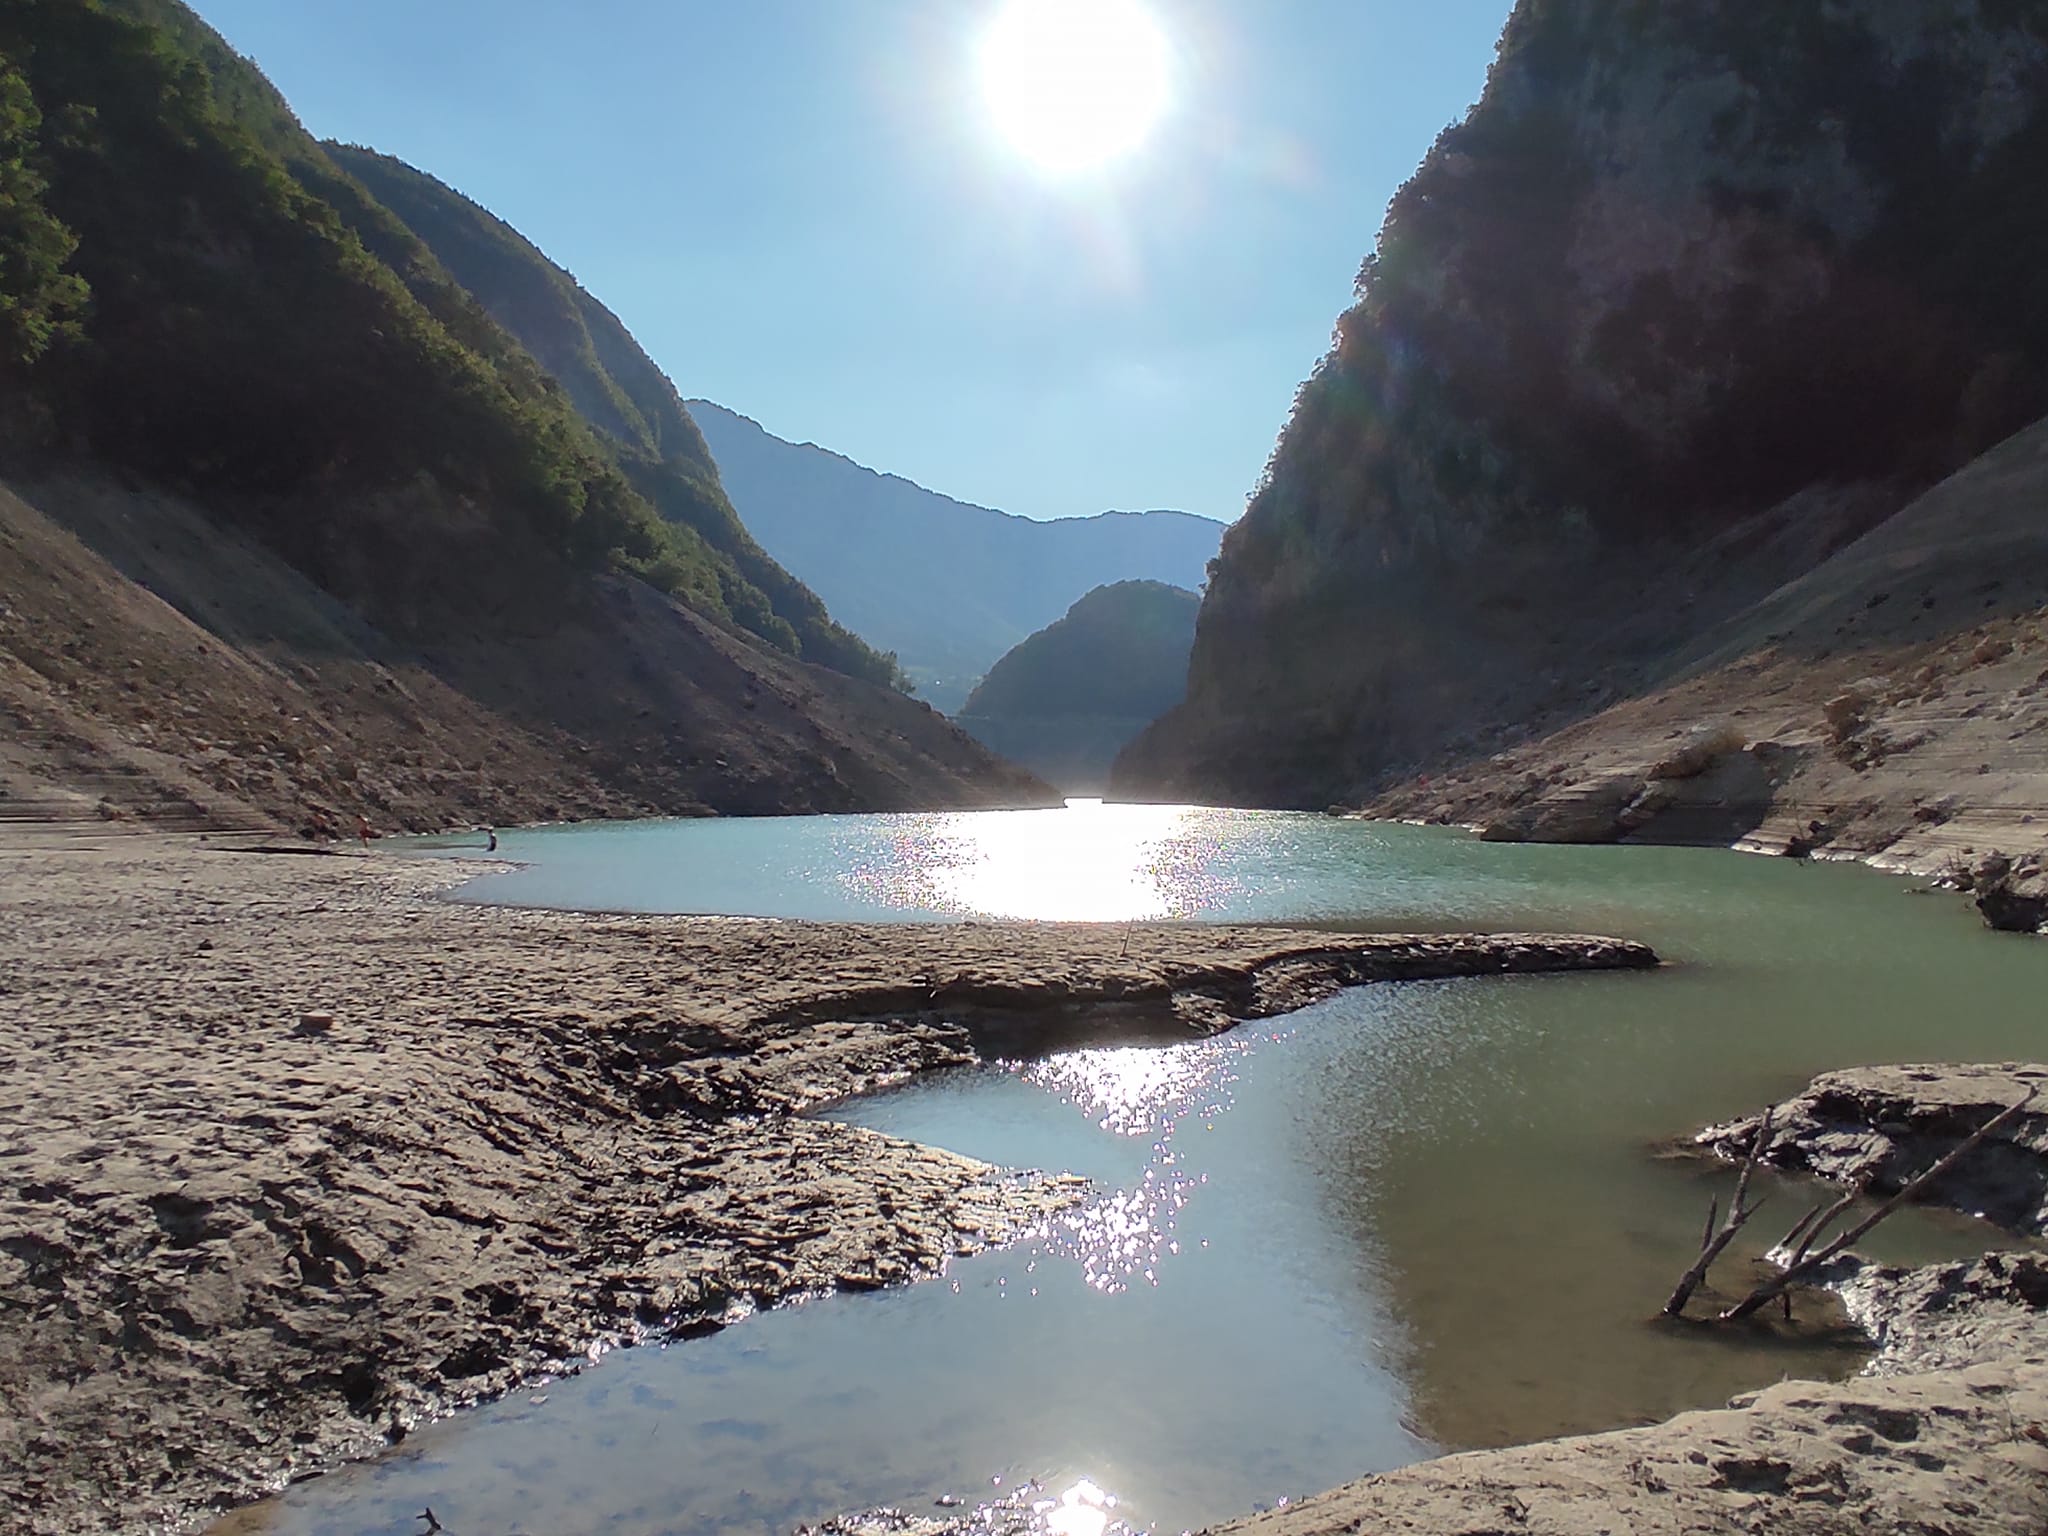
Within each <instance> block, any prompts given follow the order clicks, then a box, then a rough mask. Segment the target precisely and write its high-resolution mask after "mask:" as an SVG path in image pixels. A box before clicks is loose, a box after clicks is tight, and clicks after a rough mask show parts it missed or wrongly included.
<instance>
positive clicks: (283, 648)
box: [0, 481, 1051, 834]
mask: <svg viewBox="0 0 2048 1536" xmlns="http://www.w3.org/2000/svg"><path fill="white" fill-rule="evenodd" d="M532 629H533V632H532V633H529V634H526V635H521V634H519V633H517V632H516V631H513V632H507V633H502V634H500V635H499V636H497V637H495V638H492V639H489V640H475V641H471V642H468V643H461V642H455V641H449V642H444V643H442V644H441V645H439V646H438V647H437V648H435V649H433V650H431V651H425V652H423V651H421V650H419V649H415V648H413V647H409V646H404V645H400V644H396V643H394V642H393V641H392V640H391V639H389V638H388V637H387V636H386V635H384V634H383V633H381V632H380V631H379V630H377V629H376V628H374V627H372V626H371V625H370V624H369V623H368V622H366V621H365V620H364V619H362V618H361V617H360V616H359V615H357V614H355V613H354V612H352V611H350V610H349V609H348V608H346V607H344V606H343V605H342V604H341V603H339V602H337V601H336V600H335V599H334V598H333V597H331V596H329V595H328V594H327V593H325V592H323V591H321V590H320V589H319V588H317V587H315V586H314V585H313V584H312V583H311V582H310V581H308V580H306V578H305V577H303V576H302V575H300V574H299V573H298V572H296V571H294V570H293V569H291V568H290V567H288V566H286V565H285V564H284V563H283V562H282V561H280V560H278V559H277V558H276V557H275V556H274V555H272V554H271V553H269V552H268V551H267V550H264V549H262V548H260V547H259V546H257V545H256V544H255V543H253V542H252V541H250V540H248V539H246V538H244V537H241V536H239V535H237V534H235V533H233V532H231V531H228V530H225V529H223V528H221V527H219V526H218V525H217V524H216V523H214V522H213V521H212V520H211V519H209V518H207V517H206V516H204V515H203V514H202V513H200V512H199V511H198V510H197V509H195V508H193V507H191V506H190V505H187V504H185V503H182V502H180V501H178V500H177V499H175V498H173V497H169V496H163V495H155V494H147V493H142V492H134V491H129V490H125V489H121V488H118V487H116V486H113V485H110V484H107V483H105V482H94V481H64V482H55V483H45V484H41V485H38V486H34V487H18V488H16V489H15V490H12V491H10V490H8V489H7V488H6V487H4V486H0V722H4V729H0V818H6V819H16V820H40V819H50V818H59V819H68V818H74V817H80V816H83V817H88V818H90V817H94V816H104V817H107V818H111V819H128V818H141V819H146V820H149V821H153V822H158V823H165V824H170V825H182V826H260V825H271V824H281V825H283V826H286V827H289V828H292V829H297V830H304V831H308V832H313V833H323V832H324V833H329V834H332V833H336V832H346V831H352V830H353V828H354V826H355V818H356V817H357V816H358V815H361V816H364V817H366V818H367V819H368V820H369V821H370V822H371V824H372V825H373V826H374V827H375V828H377V829H379V830H389V829H394V828H405V829H416V830H424V829H428V828H433V827H440V826H447V825H450V824H458V823H478V822H504V823H511V822H529V821H541V820H553V819H558V818H564V817H572V816H574V817H597V816H633V815H648V814H656V813H667V814H688V813H692V812H696V813H704V812H709V811H721V812H742V813H746V812H766V811H843V810H892V809H904V808H910V807H927V806H946V805H985V804H992V803H993V804H1002V803H1010V804H1015V803H1043V802H1045V801H1046V800H1048V799H1049V798H1050V796H1051V792H1050V791H1049V790H1048V789H1047V788H1046V787H1045V786H1043V785H1041V784H1039V783H1038V782H1037V781H1036V780H1034V779H1032V778H1031V777H1030V776H1029V775H1027V774H1025V773H1023V772H1022V771H1021V770H1015V769H1011V768H1009V767H1008V766H1007V765H1004V764H1001V763H999V762H998V761H997V760H996V759H994V758H993V757H992V756H991V755H990V754H989V753H988V752H987V751H986V750H985V749H983V748H982V747H981V746H979V745H978V744H977V743H975V742H973V741H971V740H970V739H969V738H967V737H966V736H964V735H963V734H962V733H960V732H959V731H957V730H955V729H954V728H953V727H952V726H950V725H949V724H948V723H947V722H946V721H945V720H943V719H942V718H941V717H940V716H938V715H937V714H936V713H935V712H933V711H932V710H930V709H929V708H927V707H926V706H924V705H922V704H919V703H917V702H916V701H914V700H911V699H906V698H904V697H903V696H901V695H900V694H897V693H895V692H894V691H893V690H890V689H886V688H880V687H876V686H873V685H870V684H867V683H863V682H860V681H858V680H856V679H853V678H849V677H845V676H843V675H841V674H838V673H835V672H829V671H826V670H824V669H822V668H818V667H811V666H806V665H804V664H802V663H800V662H796V661H793V660H791V659H789V658H788V657H784V656H781V655H779V654H775V653H771V652H768V651H767V650H765V649H763V648H761V647H759V646H756V645H753V644H751V643H749V642H747V641H746V640H744V639H742V638H741V637H739V636H737V635H735V634H733V633H732V632H730V631H728V630H725V629H723V628H721V627H719V626H717V625H715V624H713V623H711V622H710V621H708V620H706V619H704V618H702V617H700V616H699V615H697V614H694V613H691V612H689V611H688V610H686V609H684V608H683V607H681V606H680V605H679V604H677V603H674V602H672V601H670V600H668V599H666V598H663V597H662V596H660V595H659V594H657V593H655V592H654V591H653V590H652V589H651V588H647V587H644V586H642V585H640V584H638V583H636V582H633V581H630V580H627V579H625V578H606V579H602V580H600V581H598V582H596V583H595V584H594V585H593V586H592V587H591V589H590V591H589V594H588V597H587V600H586V601H585V602H584V604H583V606H582V608H581V609H580V611H577V612H573V613H571V614H569V615H568V616H566V617H565V618H563V619H561V620H559V621H556V620H550V621H548V622H545V623H541V624H536V625H535V626H533V627H532Z"/></svg>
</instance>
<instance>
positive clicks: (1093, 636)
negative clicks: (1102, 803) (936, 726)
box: [958, 581, 1202, 794]
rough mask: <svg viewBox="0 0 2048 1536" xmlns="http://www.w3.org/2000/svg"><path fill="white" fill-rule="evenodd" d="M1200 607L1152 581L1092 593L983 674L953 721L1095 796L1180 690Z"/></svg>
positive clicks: (1064, 785)
mask: <svg viewBox="0 0 2048 1536" xmlns="http://www.w3.org/2000/svg"><path fill="white" fill-rule="evenodd" d="M1201 602H1202V600H1201V599H1200V598H1199V597H1197V596H1196V595H1195V594H1194V593H1192V592H1189V591H1187V590H1186V589H1185V588H1182V587H1170V586H1168V585H1167V584H1166V583H1164V582H1160V581H1120V582H1117V583H1115V584H1113V585H1111V586H1106V587H1097V588H1096V589H1095V590H1094V591H1093V592H1090V593H1088V594H1087V596H1085V597H1083V598H1082V599H1081V600H1080V601H1079V602H1077V603H1075V604H1074V606H1073V607H1071V608H1069V609H1068V610H1067V613H1066V616H1065V617H1064V618H1062V619H1060V620H1058V621H1057V622H1055V623H1053V624H1050V625H1048V626H1046V627H1045V628H1044V629H1041V630H1040V631H1039V632H1038V633H1037V634H1035V635H1033V636H1031V637H1030V638H1029V639H1027V640H1025V641H1024V642H1023V643H1022V644H1020V645H1018V646H1017V647H1016V648H1015V649H1014V650H1012V651H1010V652H1009V653H1008V654H1007V655H1005V656H1004V657H1003V658H1002V660H1000V661H998V662H997V663H996V664H995V665H994V666H993V667H991V668H989V672H988V676H987V677H985V678H983V679H982V681H981V684H980V686H979V687H977V688H976V689H975V690H974V692H973V693H972V694H971V695H969V697H968V700H967V704H966V706H965V708H963V709H962V710H961V711H960V714H959V717H958V718H959V721H960V724H961V725H962V726H964V727H965V728H966V729H967V730H968V731H969V732H971V733H972V734H973V735H974V736H975V737H976V738H977V739H978V740H980V741H982V742H984V743H985V744H986V745H988V746H989V747H990V748H991V749H993V750H994V751H996V752H999V753H1001V754H1002V755H1003V756H1004V757H1007V758H1010V759H1011V760H1012V761H1014V762H1018V763H1022V764H1024V765H1025V766H1026V767H1028V768H1030V769H1031V770H1032V771H1033V772H1034V773H1037V774H1039V775H1041V776H1042V777H1044V778H1046V779H1049V780H1051V781H1052V782H1053V783H1054V784H1056V785H1058V786H1059V787H1060V788H1061V789H1062V790H1065V791H1066V792H1067V793H1069V794H1101V793H1102V791H1103V790H1104V788H1105V787H1106V786H1107V785H1108V783H1109V769H1110V764H1111V763H1112V762H1114V761H1115V759H1116V755H1117V753H1118V752H1120V751H1121V750H1122V749H1123V747H1124V745H1125V743H1127V742H1128V741H1130V739H1131V738H1132V737H1133V736H1135V735H1137V734H1138V732H1139V731H1141V730H1143V729H1144V728H1145V727H1146V726H1147V725H1149V724H1151V723H1152V722H1153V721H1154V720H1156V719H1158V718H1159V717H1160V716H1161V715H1163V714H1165V713H1166V712H1167V711H1168V710H1169V709H1171V708H1173V706H1174V705H1176V704H1178V703H1179V702H1180V701H1181V698H1182V696H1183V695H1184V694H1185V693H1186V692H1187V676H1188V651H1189V649H1190V648H1191V647H1192V646H1193V645H1194V643H1195V614H1196V611H1197V610H1198V609H1199V608H1200V607H1201Z"/></svg>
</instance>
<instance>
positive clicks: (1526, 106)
mask: <svg viewBox="0 0 2048 1536" xmlns="http://www.w3.org/2000/svg"><path fill="white" fill-rule="evenodd" d="M2044 98H2048V12H2044V11H2043V9H2042V8H2041V7H2039V6H2033V5H2025V6H2015V5H2010V4H2003V3H1992V0H1984V3H1978V0H1931V3H1927V4H1920V5H1912V6H1905V5H1898V4H1893V3H1890V0H1852V3H1844V4H1839V5H1832V6H1827V7H1810V6H1787V7H1775V8H1772V7H1764V8H1757V7H1747V8H1745V7H1733V6H1711V7H1668V6H1644V5H1639V4H1632V3H1626V0H1522V3H1521V4H1519V5H1518V6H1517V7H1516V10H1515V12H1514V14H1513V16H1512V17H1511V18H1510V20H1509V23H1508V26H1507V29H1506V32H1505V34H1504V36H1503V38H1502V40H1501V46H1500V52H1499V56H1498V58H1497V60H1496V62H1495V64H1494V67H1493V70H1492V72H1491V75H1490V77H1489V80H1488V84H1487V88H1486V91H1485V94H1484V97H1483V99H1482V100H1481V101H1480V103H1479V104H1478V106H1476V107H1475V108H1474V109H1473V111H1472V113H1471V114H1470V115H1469V116H1468V117H1467V118H1466V120H1465V121H1463V122H1462V123H1460V124H1458V125H1456V126H1455V127H1453V128H1451V129H1449V130H1447V131H1446V132H1445V134H1444V135H1443V136H1442V138H1441V139H1440V140H1439V141H1438V143H1437V145H1436V147H1435V148H1434V149H1433V150H1432V151H1431V153H1430V155H1429V157H1428V159H1427V160H1426V161H1425V162H1424V164H1423V166H1422V168H1421V169H1420V171H1419V172H1418V173H1417V175H1416V176H1415V178H1414V179H1413V180H1412V181H1411V182H1410V183H1409V184H1408V185H1407V186H1406V187H1405V188H1403V189H1402V191H1401V193H1400V194H1399V195H1398V196H1397V197H1396V198H1395V199H1394V202H1393V204H1392V206H1391V208H1390V210H1389V212H1388V216H1387V221H1386V224H1385V227H1384V228H1383V230H1382V232H1381V236H1380V241H1379V245H1378V248H1377V250H1376V252H1375V254H1374V255H1373V257H1372V258H1371V259H1370V260H1368V261H1367V262H1366V264H1365V268H1364V270H1363V272H1362V274H1361V277H1360V283H1359V298H1358V303H1357V305H1356V307H1355V308H1353V309H1352V310H1351V311H1350V312H1348V313H1347V314H1346V315H1344V316H1343V317H1342V319H1341V320H1340V322H1339V325H1338V333H1337V344H1336V346H1335V349H1334V350H1333V351H1332V352H1331V354H1330V355H1329V356H1328V357H1327V358H1325V359H1324V360H1323V362H1322V364H1321V365H1320V366H1319V367H1318V369H1317V370H1316V373H1315V375H1314V377H1313V378H1311V379H1310V380H1309V382H1308V383H1307V384H1305V385H1304V386H1303V388H1302V390H1301V393H1300V395H1299V397H1298V398H1297V400H1296V403H1295V408H1294V412H1293V415H1292V417H1291V419H1290V421H1289V423H1288V426H1287V429H1286V432H1285V434H1284V436H1283V439H1282V442H1281V444H1280V447H1279V449H1278V450H1277V452H1276V454H1275V456H1274V459H1273V462H1272V464H1271V466H1270V467H1269V471H1268V474H1267V476H1266V479H1265V483H1264V484H1263V485H1262V486H1261V487H1260V488H1259V490H1258V492H1257V495H1256V496H1255V498H1254V501H1253V504H1252V506H1251V508H1250V510H1249V512H1248V514H1247V516H1246V517H1245V518H1244V520H1243V521H1242V522H1240V523H1239V524H1238V525H1237V526H1236V527H1235V528H1234V529H1233V530H1232V532H1231V533H1230V535H1229V536H1228V537H1227V539H1226V540H1225V545H1224V549H1223V553H1222V558H1221V561H1220V563H1219V566H1218V568H1217V572H1216V575H1215V577H1214V579H1213V580H1212V582H1211V584H1210V587H1209V591H1208V596H1207V600H1206V602H1205V605H1204V608H1203V612H1202V617H1201V621H1200V625H1199V630H1198V635H1197V639H1196V644H1195V651H1194V656H1193V659H1192V663H1191V671H1190V685H1189V696H1188V700H1187V703H1186V704H1185V705H1184V706H1183V707H1182V708H1181V709H1180V710H1179V711H1177V712H1176V713H1175V714H1174V715H1173V716H1171V717H1169V718H1168V719H1167V720H1166V721H1163V722H1161V724H1160V725H1159V726H1158V727H1156V728H1155V729H1154V730H1152V731H1150V732H1148V733H1147V734H1146V735H1145V736H1144V737H1143V738H1141V740H1140V741H1139V742H1137V743H1135V744H1134V745H1133V747H1132V748H1131V749H1130V750H1129V751H1128V752H1127V753H1126V755H1125V758H1124V760H1123V763H1122V765H1121V767H1120V770H1119V774H1120V779H1121V781H1122V782H1123V783H1124V784H1125V785H1126V786H1128V787H1130V788H1132V789H1142V790H1145V791H1149V792H1151V793H1155V794H1161V795H1186V794H1194V795H1198V796H1203V797H1207V798H1214V799H1222V800H1235V801H1248V802H1261V803H1279V804H1296V805H1316V806H1320V805H1322V804H1324V803H1326V802H1328V801H1330V800H1335V799H1350V798H1355V797H1361V796H1366V795H1370V794H1371V793H1372V792H1373V791H1374V790H1375V789H1376V788H1377V787H1380V786H1384V785H1386V784H1388V783H1389V782H1392V781H1395V780H1398V779H1400V778H1401V777H1403V776H1405V775H1408V774H1412V773H1414V772H1416V771H1418V770H1422V769H1427V768H1440V767H1441V766H1442V765H1444V764H1446V763H1449V762H1454V761H1456V760H1459V759H1460V758H1464V757H1467V756H1470V755H1471V754H1473V753H1475V752H1483V751H1484V750H1486V748H1487V747H1488V746H1489V745H1494V744H1497V743H1498V742H1499V741H1500V740H1501V739H1503V738H1502V737H1501V736H1499V735H1495V734H1494V733H1495V732H1496V730H1497V728H1500V727H1505V728H1506V736H1507V737H1508V738H1518V737H1520V736H1522V735H1525V734H1526V733H1527V731H1528V730H1529V729H1531V728H1532V727H1535V726H1536V725H1537V723H1538V722H1540V721H1544V720H1551V719H1556V718H1570V717H1572V716H1574V715H1579V716H1583V715H1585V714H1587V713H1590V712H1592V711H1595V710H1597V709H1599V708H1601V707H1603V706H1604V705H1606V704H1608V703H1611V702H1612V701H1613V700H1614V699H1615V698H1617V697H1622V696H1626V695H1628V694H1631V693H1634V692H1636V691H1639V690H1641V689H1642V688H1644V687H1646V686H1651V685H1653V684H1654V683H1655V682H1656V681H1658V680H1659V679H1660V678H1664V677H1668V676H1671V675H1672V674H1673V673H1674V672H1675V671H1676V670H1679V669H1681V668H1682V667H1683V665H1684V664H1685V657H1686V648H1687V646H1688V645H1689V644H1690V643H1691V642H1693V641H1694V640H1695V639H1696V638H1697V637H1699V636H1701V635H1703V634H1705V633H1707V632H1709V631H1711V630H1712V629H1713V628H1714V626H1715V625H1717V624H1718V623H1721V622H1724V621H1726V620H1728V619H1730V618H1731V617H1732V616H1733V615H1735V614H1738V613H1740V612H1741V611H1742V610H1743V609H1744V608H1746V607H1747V606H1748V605H1749V604H1751V603H1753V602H1755V601H1757V600H1759V599H1761V598H1762V597H1763V596H1765V595H1766V594H1768V593H1769V592H1770V591H1772V590H1773V589H1774V588H1776V587H1778V586H1779V585H1781V584H1782V583H1784V582H1785V581H1786V580H1788V579H1790V578H1792V577H1794V576H1797V575H1798V574H1800V573H1801V572H1803V571H1805V570H1808V569H1810V568H1811V567H1812V566H1814V565H1815V564H1817V563H1818V562H1819V561H1820V560H1822V559H1825V558H1826V557H1827V556H1828V555H1829V554H1830V553H1831V552H1832V551H1833V550H1835V549H1837V548H1839V547H1841V545H1842V544H1844V543H1846V542H1847V541H1849V540H1851V539H1853V538H1855V537H1856V536H1857V535H1859V534H1860V533H1862V532H1863V531H1864V530H1866V529H1868V528H1869V527H1871V526H1873V525H1874V524H1875V523H1877V522H1879V521H1881V520H1882V519H1883V518H1884V517H1886V516H1888V515H1889V514H1891V513H1892V512H1894V511H1896V510H1897V509H1898V508H1900V507H1901V506H1902V505H1904V504H1905V503H1906V502H1907V501H1909V500H1910V499H1911V498H1912V496H1913V495H1914V494H1915V493H1916V492H1917V491H1918V490H1920V489H1922V488H1924V487H1926V486H1927V485H1929V484H1931V483H1932V482H1933V481H1935V480H1936V479H1938V478H1940V476H1941V475H1943V474H1944V473H1946V472H1948V471H1949V470H1952V469H1954V468H1955V467H1957V466H1959V465H1961V464H1963V463H1964V462H1966V461H1968V460H1969V459H1970V458H1971V457H1972V456H1973V455H1975V454H1976V453H1978V452H1980V451H1982V450H1983V449H1984V448H1986V447H1987V446H1989V445H1990V444H1992V443H1994V442H1996V441H1998V440H1999V439H2000V438H2002V437H2004V436H2006V435H2007V434H2009V433H2010V432H2012V431H2014V430H2016V429H2017V428H2018V427H2020V426H2021V425H2023V424H2024V423H2026V422H2027V421H2030V420H2032V419H2034V418H2035V417H2037V416H2039V415H2040V414H2041V412H2042V411H2043V410H2044V409H2048V383H2044V380H2048V370H2044V365H2048V299H2044V295H2043V290H2042V288H2041V286H2040V284H2039V283H2038V281H2036V279H2035V277H2034V275H2033V274H2034V273H2035V272H2036V271H2037V270H2038V266H2039V262H2040V260H2041V258H2042V257H2043V255H2044V254H2048V219H2044V216H2043V214H2042V211H2041V205H2040V202H2039V200H2038V199H2037V198H2035V197H2033V196H2032V195H2031V193H2030V192H2028V191H2027V190H2026V189H2027V188H2028V187H2030V186H2031V185H2032V182H2033V180H2034V178H2035V172H2036V168H2037V167H2038V165H2039V164H2040V157H2041V154H2042V153H2043V150H2044V148H2048V118H2044V116H2043V114H2042V112H2041V110H2040V108H2041V104H2042V102H2043V100H2044Z"/></svg>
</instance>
